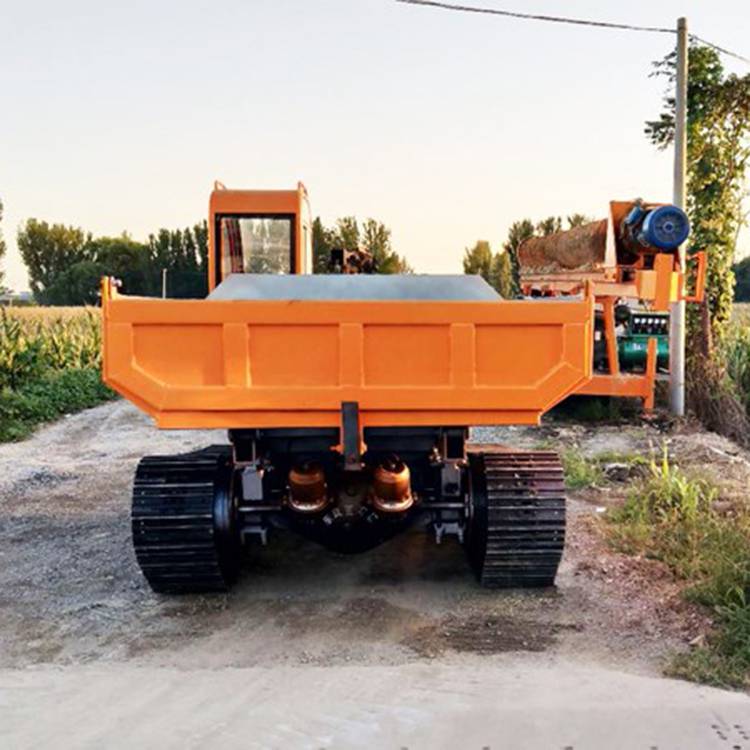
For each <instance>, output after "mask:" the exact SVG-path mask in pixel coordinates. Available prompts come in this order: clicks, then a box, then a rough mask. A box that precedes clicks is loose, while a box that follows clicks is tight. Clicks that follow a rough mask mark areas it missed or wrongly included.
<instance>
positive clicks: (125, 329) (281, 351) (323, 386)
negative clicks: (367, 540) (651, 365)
mask: <svg viewBox="0 0 750 750" xmlns="http://www.w3.org/2000/svg"><path fill="white" fill-rule="evenodd" d="M103 312H104V379H105V381H106V382H107V383H108V384H109V385H110V386H111V387H112V388H114V389H115V390H117V391H118V392H120V393H121V394H122V395H124V396H125V397H126V398H128V399H130V400H131V401H133V402H134V403H136V404H137V405H138V406H139V407H140V408H142V409H143V410H144V411H146V412H148V413H149V414H151V415H152V416H153V417H154V418H155V420H156V421H157V423H158V425H159V426H161V427H165V428H209V427H220V428H240V427H266V428H270V427H316V426H337V425H339V424H340V413H341V404H342V402H344V401H356V402H358V404H359V408H360V414H361V422H362V425H363V426H396V425H413V426H418V425H438V426H448V425H470V424H477V425H478V424H528V423H534V422H536V421H538V419H539V417H540V416H541V414H543V413H544V412H545V411H547V410H548V409H549V408H551V407H552V406H553V405H554V404H556V403H557V402H559V401H560V400H562V399H563V398H564V397H565V396H566V395H568V394H569V393H571V392H573V391H575V390H576V389H577V388H579V387H580V386H581V385H583V384H584V383H585V382H587V381H588V380H589V379H590V378H591V374H592V373H591V362H592V356H591V346H592V320H593V303H592V301H591V300H590V299H583V300H572V299H571V300H565V301H555V300H551V301H540V302H527V301H500V302H424V301H419V302H403V301H400V302H393V301H378V302H354V301H327V302H322V301H212V300H208V301H207V300H195V301H193V300H148V299H143V298H135V297H125V296H119V295H117V294H113V293H112V291H111V290H110V291H109V292H107V293H105V294H104V295H103Z"/></svg>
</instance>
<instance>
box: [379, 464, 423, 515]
mask: <svg viewBox="0 0 750 750" xmlns="http://www.w3.org/2000/svg"><path fill="white" fill-rule="evenodd" d="M370 502H371V503H372V505H373V507H374V508H375V510H378V511H380V512H381V513H404V512H405V511H407V510H409V508H411V506H412V505H414V495H413V494H412V491H411V472H410V471H409V467H408V466H407V465H406V464H405V463H404V462H403V461H402V460H401V459H400V458H399V457H398V456H389V457H388V458H386V459H385V460H383V461H381V463H380V464H378V466H377V467H376V468H375V471H374V473H373V478H372V488H371V490H370Z"/></svg>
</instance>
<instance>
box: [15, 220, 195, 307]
mask: <svg viewBox="0 0 750 750" xmlns="http://www.w3.org/2000/svg"><path fill="white" fill-rule="evenodd" d="M18 250H19V252H20V254H21V258H22V259H23V262H24V264H25V266H26V269H27V271H28V275H29V285H30V287H31V291H32V292H33V294H34V298H35V299H36V301H37V302H38V303H39V304H42V305H92V304H96V302H97V299H98V293H99V284H100V281H101V278H102V276H115V277H117V278H118V279H120V280H121V281H122V282H123V287H124V289H125V290H126V291H127V292H128V294H135V295H142V296H157V295H160V294H161V292H162V281H163V276H162V274H163V272H164V271H166V280H167V285H168V289H167V292H168V295H169V296H171V297H201V296H205V294H206V292H207V282H206V278H207V277H206V274H207V262H208V226H207V224H206V222H205V221H204V222H202V223H199V224H195V225H194V226H192V227H187V228H185V229H175V230H169V229H160V230H159V231H158V232H156V233H155V234H151V235H149V237H148V240H147V242H137V241H136V240H134V239H133V238H132V237H131V236H130V235H128V234H127V233H126V232H123V234H121V235H120V236H119V237H94V236H93V235H92V234H91V233H90V232H85V231H84V230H83V229H81V228H80V227H73V226H65V225H63V224H48V223H47V222H46V221H38V220H37V219H29V220H28V221H26V223H25V224H24V225H23V226H22V227H21V228H20V229H19V231H18Z"/></svg>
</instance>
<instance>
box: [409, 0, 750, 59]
mask: <svg viewBox="0 0 750 750" xmlns="http://www.w3.org/2000/svg"><path fill="white" fill-rule="evenodd" d="M396 2H397V3H404V4H405V5H422V6H427V7H431V8H440V9H441V10H454V11H462V12H464V13H481V14H484V15H491V16H505V17H506V18H518V19H522V20H526V21H546V22H548V23H564V24H569V25H572V26H593V27H596V28H600V29H619V30H620V31H642V32H648V33H652V34H676V33H677V32H676V30H675V29H673V28H668V27H666V26H639V25H637V24H629V23H614V22H611V21H593V20H589V19H586V18H568V17H566V16H549V15H543V14H538V13H520V12H517V11H511V10H501V9H500V8H484V7H481V6H476V5H458V4H456V3H445V2H440V0H396ZM690 38H691V39H692V40H694V41H696V42H700V43H701V44H705V45H706V46H707V47H711V48H712V49H715V50H716V51H717V52H720V53H721V54H723V55H728V56H729V57H734V58H735V59H736V60H742V62H745V63H748V64H750V59H748V58H747V57H743V56H742V55H738V54H737V53H736V52H731V51H730V50H728V49H725V48H724V47H720V46H719V45H718V44H714V43H713V42H709V41H707V40H705V39H702V38H701V37H699V36H696V35H695V34H691V35H690Z"/></svg>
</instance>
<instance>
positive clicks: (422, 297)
mask: <svg viewBox="0 0 750 750" xmlns="http://www.w3.org/2000/svg"><path fill="white" fill-rule="evenodd" d="M646 210H647V211H648V207H647V209H646ZM647 216H648V213H647ZM608 221H609V222H610V223H612V221H613V219H612V217H610V219H609V220H608ZM641 222H643V219H641ZM667 228H669V227H667ZM662 229H663V230H664V227H662ZM610 232H611V227H610ZM663 233H665V234H668V232H666V231H664V232H663ZM209 234H210V243H209V245H210V256H209V290H210V292H209V294H208V297H207V299H205V300H163V299H147V298H138V297H129V296H126V295H124V294H120V293H119V291H118V288H117V284H116V282H115V281H114V280H113V279H105V280H104V282H103V292H102V311H103V318H104V339H103V341H104V343H103V346H104V356H103V361H104V365H103V373H104V380H105V381H106V383H107V384H108V385H110V386H111V387H112V388H114V389H115V390H116V391H118V392H119V393H121V394H122V395H123V396H124V397H125V398H127V399H129V400H130V401H132V402H133V403H134V404H136V405H137V406H138V407H139V408H141V409H142V410H144V411H145V412H147V413H148V414H150V415H151V416H152V417H153V419H154V420H155V422H156V424H157V425H158V426H159V427H160V428H164V429H181V428H186V429H196V428H222V429H226V430H228V443H227V444H226V445H219V446H213V447H209V448H206V449H205V450H200V451H196V452H194V453H189V454H186V455H178V456H149V457H146V458H143V459H142V460H141V462H140V464H139V466H138V469H137V471H136V475H135V481H134V487H133V505H132V532H133V544H134V547H135V553H136V557H137V560H138V563H139V565H140V567H141V570H142V571H143V574H144V575H145V577H146V579H147V580H148V582H149V584H150V585H151V587H152V588H153V589H154V590H155V591H159V592H175V593H179V592H193V591H212V590H223V589H226V588H227V587H228V586H229V585H230V584H231V583H232V581H233V580H234V579H235V578H236V576H237V575H238V572H239V568H240V559H241V550H242V547H243V544H245V543H246V542H248V541H249V540H253V539H255V540H260V541H261V542H262V543H264V544H265V543H266V541H267V537H268V532H269V530H271V529H273V528H274V527H285V528H289V529H292V530H294V531H296V532H298V533H300V534H303V535H305V536H307V537H309V538H312V539H314V540H316V541H318V542H320V543H322V544H324V545H326V546H328V547H330V548H333V549H337V550H342V551H352V552H354V551H359V550H364V549H368V548H370V547H372V546H374V545H376V544H378V543H380V542H382V541H384V540H386V539H388V538H390V537H392V536H393V535H394V534H397V533H399V532H400V531H402V530H404V529H405V528H407V527H408V526H410V525H412V524H415V523H422V524H423V525H424V526H425V527H427V528H428V529H430V530H431V531H432V532H433V533H434V535H435V540H436V542H438V543H439V542H440V540H441V538H442V537H443V535H445V534H455V535H457V536H458V538H459V539H460V540H461V541H462V542H463V543H464V544H465V546H466V549H467V553H468V558H469V560H470V562H471V564H472V566H473V567H474V569H475V570H476V573H477V575H478V577H479V580H480V581H481V583H482V584H483V585H486V586H496V587H516V586H519V587H523V586H549V585H552V584H553V582H554V579H555V575H556V571H557V567H558V564H559V562H560V557H561V555H562V551H563V544H564V539H565V496H564V485H563V473H562V467H561V465H560V462H559V460H558V457H557V455H556V454H554V453H552V452H546V451H545V452H519V451H507V452H497V453H481V452H474V453H472V452H467V445H466V442H467V433H468V427H469V426H470V425H508V424H517V425H523V424H537V423H538V422H539V420H540V418H541V416H542V415H543V414H544V413H545V412H546V411H547V410H549V409H550V408H552V407H553V406H554V405H555V404H557V403H559V402H560V401H561V400H563V399H564V398H565V397H566V396H568V395H570V394H574V393H582V392H597V390H598V391H602V390H603V389H604V390H606V389H607V388H610V390H611V391H612V392H613V393H615V394H617V393H626V394H627V393H629V394H630V395H640V396H642V397H643V398H644V399H646V398H647V397H648V394H647V393H646V388H647V387H648V386H649V385H650V386H652V385H653V382H652V379H651V376H650V374H649V373H650V372H651V369H653V367H652V363H649V364H648V366H647V372H645V373H644V374H643V375H634V374H629V375H627V376H624V375H620V374H619V373H618V372H617V371H616V366H615V365H616V363H615V362H614V361H612V360H611V365H612V372H608V373H604V374H599V375H597V376H596V377H597V378H598V382H597V381H595V380H594V378H595V373H594V368H593V350H594V337H595V328H596V325H595V319H596V310H597V308H602V307H604V309H605V310H606V309H608V306H611V303H612V299H619V298H621V297H622V296H623V295H627V294H630V295H636V296H638V297H639V298H640V299H642V300H645V301H646V302H647V303H648V304H652V305H657V306H659V305H660V306H661V307H665V306H667V305H668V304H669V303H670V301H673V300H675V299H677V298H679V297H680V296H681V295H682V287H683V277H682V274H681V273H680V271H679V264H678V262H677V260H676V256H675V253H674V249H672V250H669V249H665V248H656V247H655V246H654V245H653V243H651V244H648V242H649V240H648V238H647V241H646V242H645V244H641V245H640V247H641V248H642V250H643V251H641V250H638V248H637V247H635V252H634V254H633V257H634V258H635V261H633V258H630V257H629V262H630V261H633V262H630V264H629V266H628V264H627V263H625V262H624V261H618V260H617V259H615V260H614V261H613V267H612V268H611V269H607V268H605V270H604V272H603V273H601V274H600V278H596V279H593V280H592V279H589V278H585V279H583V280H582V281H581V283H580V284H577V285H576V284H573V285H572V286H571V285H569V286H568V287H566V288H564V289H557V290H555V291H554V293H550V289H549V288H548V286H546V287H545V286H544V284H542V287H543V291H544V297H543V298H542V299H518V300H505V299H501V298H500V297H498V295H497V294H496V293H495V291H494V290H493V289H492V288H491V287H490V286H489V285H487V284H486V283H485V282H484V281H483V280H482V279H481V278H480V277H474V276H432V275H403V276H378V275H350V274H337V275H325V276H322V275H312V274H311V271H312V249H311V240H312V228H311V222H310V214H309V207H308V201H307V194H306V192H305V189H304V187H303V186H302V185H299V186H298V188H297V189H296V190H290V191H250V190H247V191H246V190H227V189H225V188H223V186H220V185H218V184H217V186H216V189H215V190H214V191H213V192H212V194H211V198H210V203H209ZM606 235H607V232H606V231H605V237H604V242H605V244H606V243H607V242H609V241H612V242H614V243H615V244H617V245H618V247H619V244H620V243H621V242H623V243H624V242H625V241H626V238H625V237H624V235H623V236H620V233H619V231H615V232H614V235H616V236H613V237H610V238H609V240H608V239H607V236H606ZM628 241H629V240H628ZM638 242H640V240H638ZM638 242H636V245H637V244H638ZM597 252H598V250H597ZM605 255H606V252H604V253H603V254H602V262H601V263H600V264H599V265H600V266H606V263H604V260H605V258H604V256H605ZM662 259H666V260H662ZM625 266H628V268H627V269H625ZM624 269H625V270H624ZM599 270H601V268H600V269H599ZM544 272H545V273H549V272H550V269H548V268H547V269H546V270H545V271H544ZM553 276H554V273H553ZM537 281H538V279H537V280H536V281H533V283H537ZM547 281H549V280H547ZM568 281H569V280H568ZM529 283H532V282H529ZM544 283H545V284H546V283H547V282H544ZM532 285H533V284H532ZM542 287H540V289H541V288H542ZM527 291H529V293H531V291H530V290H527ZM537 292H539V293H541V291H540V290H539V289H538V290H537ZM558 292H559V293H558ZM650 351H651V358H652V359H653V350H650ZM628 378H634V379H635V381H633V382H631V383H628V382H627V379H628ZM636 381H637V382H636ZM592 382H594V383H595V386H593V387H592ZM644 384H645V385H644ZM587 389H589V391H587ZM628 389H629V390H628Z"/></svg>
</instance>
